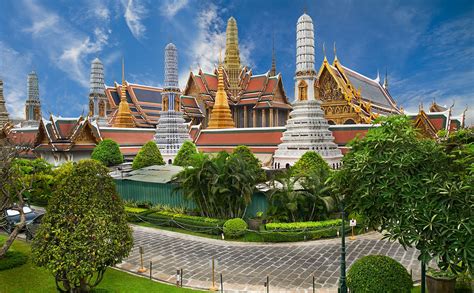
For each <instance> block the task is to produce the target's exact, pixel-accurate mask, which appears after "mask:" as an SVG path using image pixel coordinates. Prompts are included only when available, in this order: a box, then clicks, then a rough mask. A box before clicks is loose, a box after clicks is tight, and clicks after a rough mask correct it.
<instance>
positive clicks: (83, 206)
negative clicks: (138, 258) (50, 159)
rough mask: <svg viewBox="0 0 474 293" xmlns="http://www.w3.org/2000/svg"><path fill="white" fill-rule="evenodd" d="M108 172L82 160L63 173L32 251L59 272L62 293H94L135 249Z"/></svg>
mask: <svg viewBox="0 0 474 293" xmlns="http://www.w3.org/2000/svg"><path fill="white" fill-rule="evenodd" d="M108 172H109V170H108V169H107V168H106V167H105V166H103V165H102V164H101V163H99V162H97V161H95V160H82V161H80V162H79V163H75V164H68V165H66V167H65V168H64V169H63V170H62V171H61V172H60V174H59V181H58V184H57V187H56V188H55V190H54V192H53V196H52V197H51V199H50V201H49V205H48V207H47V212H46V214H45V216H44V218H43V222H42V224H41V226H40V228H39V230H38V233H37V234H36V235H35V238H34V240H33V245H32V253H33V259H34V261H35V263H36V264H37V265H39V266H43V267H46V268H47V269H49V270H50V271H51V272H52V273H53V275H54V276H55V279H56V287H57V289H58V291H60V292H88V291H90V290H91V289H92V288H94V287H95V286H96V285H98V284H99V282H100V281H101V280H102V277H103V275H104V273H105V270H106V268H107V267H108V266H112V265H115V264H117V263H119V262H120V261H121V260H122V259H123V258H124V257H126V256H127V255H128V253H129V252H130V249H131V248H132V245H133V239H132V231H131V229H130V227H129V226H128V224H127V216H126V213H125V209H124V205H123V202H122V200H121V199H120V197H119V196H118V195H117V192H116V190H115V184H114V182H113V179H112V178H111V177H110V176H109V175H108Z"/></svg>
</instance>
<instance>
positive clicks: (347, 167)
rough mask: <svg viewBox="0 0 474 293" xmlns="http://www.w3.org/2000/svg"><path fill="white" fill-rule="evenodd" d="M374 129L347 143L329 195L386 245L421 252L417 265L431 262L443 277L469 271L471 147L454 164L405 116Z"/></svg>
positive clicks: (472, 249)
mask: <svg viewBox="0 0 474 293" xmlns="http://www.w3.org/2000/svg"><path fill="white" fill-rule="evenodd" d="M380 123H381V126H380V127H376V128H372V129H371V130H369V132H368V133H367V135H366V136H365V138H363V139H356V140H355V141H353V142H352V143H351V146H352V150H351V151H350V152H349V153H348V154H347V155H346V156H345V157H344V159H343V162H344V164H343V167H342V169H341V170H340V171H339V172H337V173H336V174H335V176H334V178H333V179H334V180H333V183H334V184H333V187H334V189H335V193H336V194H339V195H342V196H345V198H344V201H345V202H346V206H347V207H348V208H349V209H350V210H354V211H356V212H358V213H360V214H362V215H364V216H365V217H366V218H367V219H366V221H367V222H368V223H369V224H370V225H371V226H373V227H376V228H378V229H380V230H381V231H382V230H385V231H386V236H387V237H389V238H390V239H394V240H398V241H399V242H400V243H401V244H402V245H404V246H414V247H416V248H417V249H418V250H420V253H421V254H420V257H419V259H420V260H422V261H423V262H424V263H428V262H429V261H430V260H431V259H433V258H435V259H436V261H437V263H438V265H439V266H440V268H442V269H444V270H446V269H452V270H453V271H459V270H466V269H467V267H470V269H471V271H472V264H473V256H474V242H473V240H472V239H474V237H473V230H472V227H473V211H474V199H473V196H472V194H474V190H473V188H474V185H473V184H472V183H473V182H472V178H473V177H474V176H473V175H474V173H473V170H474V168H473V164H472V156H473V152H472V151H469V150H472V147H465V148H463V150H464V151H465V152H466V153H464V155H463V156H460V157H458V158H457V159H456V158H455V157H454V158H453V157H452V156H451V155H450V154H449V153H448V152H447V151H446V148H445V147H444V146H443V145H440V144H438V143H437V142H436V141H434V140H429V139H423V138H422V137H421V135H419V133H418V132H417V130H415V129H414V128H413V127H412V122H411V121H410V120H409V119H408V118H407V117H406V116H391V117H388V118H385V119H382V120H381V121H380ZM466 157H471V163H469V160H468V159H466Z"/></svg>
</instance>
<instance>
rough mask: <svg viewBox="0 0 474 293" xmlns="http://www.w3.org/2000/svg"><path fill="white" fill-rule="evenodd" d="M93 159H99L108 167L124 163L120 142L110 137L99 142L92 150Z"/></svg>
mask: <svg viewBox="0 0 474 293" xmlns="http://www.w3.org/2000/svg"><path fill="white" fill-rule="evenodd" d="M91 159H93V160H97V161H99V162H101V163H102V164H104V165H106V166H107V167H108V166H115V165H118V164H121V163H123V155H122V153H121V152H120V148H119V145H118V143H116V142H115V141H113V140H111V139H109V138H107V139H104V140H103V141H101V142H99V144H98V145H97V146H96V147H95V148H94V150H93V151H92V155H91Z"/></svg>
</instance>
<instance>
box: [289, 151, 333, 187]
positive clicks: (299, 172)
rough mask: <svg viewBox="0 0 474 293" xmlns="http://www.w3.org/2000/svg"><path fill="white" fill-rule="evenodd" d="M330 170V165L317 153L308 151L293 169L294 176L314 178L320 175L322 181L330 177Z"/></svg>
mask: <svg viewBox="0 0 474 293" xmlns="http://www.w3.org/2000/svg"><path fill="white" fill-rule="evenodd" d="M330 170H331V169H330V168H329V165H328V163H326V161H325V160H324V159H323V158H322V157H321V156H320V155H319V154H318V153H317V152H315V151H308V152H306V153H304V154H303V156H301V158H300V159H299V160H298V161H297V162H296V163H295V165H293V166H292V167H291V172H292V174H293V176H302V177H305V176H312V175H314V174H319V175H320V176H322V177H321V181H325V180H326V179H327V177H328V176H329V172H330Z"/></svg>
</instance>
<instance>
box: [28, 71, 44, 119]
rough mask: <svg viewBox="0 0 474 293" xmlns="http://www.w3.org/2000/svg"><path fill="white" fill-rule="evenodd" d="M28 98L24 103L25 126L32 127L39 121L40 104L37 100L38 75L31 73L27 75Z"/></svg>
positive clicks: (38, 99)
mask: <svg viewBox="0 0 474 293" xmlns="http://www.w3.org/2000/svg"><path fill="white" fill-rule="evenodd" d="M27 93H28V98H27V99H26V103H25V120H26V124H28V125H31V126H34V125H37V123H38V122H39V121H40V119H41V102H40V98H39V83H38V75H36V72H34V71H32V72H31V73H29V74H28V81H27Z"/></svg>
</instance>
